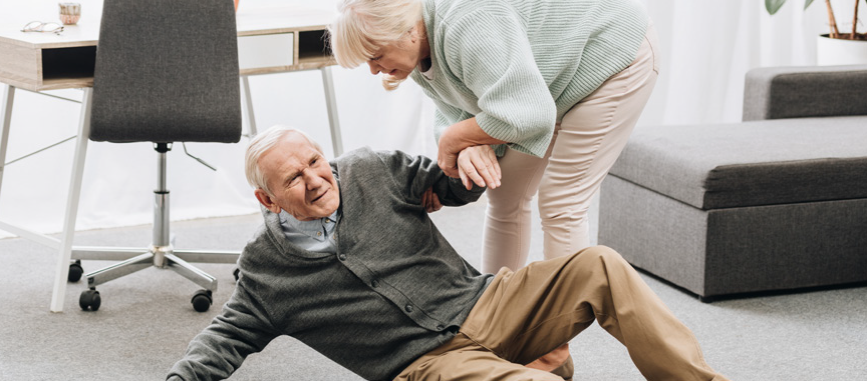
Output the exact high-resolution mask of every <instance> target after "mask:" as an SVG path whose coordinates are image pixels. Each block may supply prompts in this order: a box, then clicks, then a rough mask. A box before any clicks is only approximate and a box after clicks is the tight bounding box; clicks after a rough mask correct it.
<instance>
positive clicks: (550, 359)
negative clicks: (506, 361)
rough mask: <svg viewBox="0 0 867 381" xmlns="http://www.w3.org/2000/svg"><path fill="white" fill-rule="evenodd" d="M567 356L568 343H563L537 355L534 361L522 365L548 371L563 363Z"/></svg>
mask: <svg viewBox="0 0 867 381" xmlns="http://www.w3.org/2000/svg"><path fill="white" fill-rule="evenodd" d="M568 358H569V343H566V344H563V345H561V346H559V347H557V349H555V350H553V351H551V352H548V354H546V355H544V356H542V357H539V358H538V359H536V360H535V361H533V362H531V363H529V364H527V365H524V366H526V367H527V368H533V369H539V370H543V371H546V372H550V371H552V370H554V369H557V368H558V367H560V365H563V363H565V362H566V360H567V359H568Z"/></svg>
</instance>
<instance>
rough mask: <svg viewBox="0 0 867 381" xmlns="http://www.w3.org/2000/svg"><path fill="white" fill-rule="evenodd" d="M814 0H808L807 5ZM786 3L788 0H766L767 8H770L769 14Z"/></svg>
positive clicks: (775, 11)
mask: <svg viewBox="0 0 867 381" xmlns="http://www.w3.org/2000/svg"><path fill="white" fill-rule="evenodd" d="M812 1H813V0H807V5H810V4H809V3H811V2H812ZM785 3H786V0H765V9H767V10H768V14H771V15H773V14H774V13H777V11H779V10H780V7H782V6H783V4H785Z"/></svg>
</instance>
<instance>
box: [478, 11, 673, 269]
mask: <svg viewBox="0 0 867 381" xmlns="http://www.w3.org/2000/svg"><path fill="white" fill-rule="evenodd" d="M656 45H657V37H656V29H655V28H654V27H653V25H652V24H651V25H649V26H648V30H647V34H646V37H645V39H644V42H643V43H642V45H641V47H640V48H639V50H638V53H637V56H636V58H635V61H633V63H632V64H631V65H630V66H629V67H627V68H626V69H623V70H622V71H621V72H620V73H617V74H616V75H614V76H612V77H611V78H609V79H608V80H607V81H605V82H604V83H603V84H602V86H600V87H599V88H598V89H596V91H594V92H593V93H591V94H590V95H588V96H587V97H586V98H584V99H582V100H581V101H580V102H578V103H577V104H575V106H573V107H572V108H571V109H570V110H569V111H568V112H567V113H566V115H565V116H564V117H563V120H562V121H561V122H560V123H558V124H557V125H556V126H555V128H554V137H553V138H552V140H551V144H550V146H549V147H548V152H547V153H546V154H545V157H543V158H538V157H535V156H531V155H527V154H524V153H521V152H517V151H513V150H507V151H506V154H505V155H504V156H503V157H501V158H500V161H499V162H500V167H501V169H502V173H503V178H502V186H501V187H499V188H497V189H489V190H488V191H487V195H488V210H487V218H486V221H485V230H484V249H483V253H482V272H486V273H496V272H497V270H499V269H500V268H501V267H508V268H510V269H518V268H520V267H521V266H523V265H524V263H525V262H526V261H527V255H528V253H529V251H530V231H531V229H530V226H531V225H530V222H531V220H530V202H531V200H532V198H533V196H534V195H535V194H536V191H537V190H538V192H539V213H540V217H541V219H542V230H543V232H544V254H545V258H546V259H550V258H556V257H560V256H564V255H569V254H572V253H575V252H577V251H578V250H581V249H583V248H585V247H587V246H590V227H589V225H588V223H587V211H588V209H589V207H590V202H591V200H592V199H593V196H594V195H595V194H596V193H597V192H598V190H599V186H600V185H601V184H602V180H603V179H604V178H605V175H606V174H608V170H609V169H611V166H612V165H613V164H614V161H615V160H617V157H618V156H619V155H620V152H621V151H622V150H623V147H624V146H625V145H626V141H627V139H629V135H630V134H631V133H632V129H633V127H634V126H635V124H636V123H637V121H638V117H639V116H640V115H641V111H642V109H644V105H645V104H646V103H647V100H648V98H649V97H650V93H651V92H652V90H653V85H654V84H655V83H656V76H657V74H658V72H659V66H658V63H657V54H656V53H655V50H656Z"/></svg>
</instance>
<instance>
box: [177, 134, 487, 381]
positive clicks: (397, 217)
mask: <svg viewBox="0 0 867 381" xmlns="http://www.w3.org/2000/svg"><path fill="white" fill-rule="evenodd" d="M331 165H332V171H333V172H334V173H335V176H337V179H338V183H339V187H340V197H341V204H340V208H341V210H342V213H343V216H342V218H341V220H340V222H339V224H338V226H337V237H338V238H337V240H338V249H337V254H336V255H335V254H324V253H316V252H310V251H305V250H302V249H300V248H298V247H297V246H295V245H293V244H291V243H290V242H288V241H287V240H286V239H285V238H284V236H283V233H282V231H281V229H280V223H279V219H278V216H277V215H276V214H274V213H271V212H269V211H267V210H265V209H264V208H263V213H264V217H265V224H264V226H262V227H261V228H260V230H259V231H258V232H257V233H256V235H255V237H254V238H253V239H252V240H251V241H250V242H249V243H248V244H247V246H246V248H245V249H244V252H243V253H242V254H241V257H240V259H239V261H238V266H239V268H240V270H241V277H240V280H239V281H238V284H237V287H236V289H235V293H234V294H233V295H232V297H231V299H230V300H229V301H228V302H227V303H226V305H225V306H224V307H223V311H222V314H221V315H219V316H217V317H216V318H215V319H214V320H213V322H212V323H211V325H210V326H208V327H207V328H206V329H205V330H204V331H202V333H200V334H199V335H197V336H196V337H195V338H194V339H193V340H192V341H191V342H190V345H189V348H188V349H187V353H186V355H185V356H184V358H183V359H182V360H181V361H179V362H178V363H176V364H175V365H174V367H173V368H172V370H171V373H170V374H169V376H168V378H169V379H173V380H178V379H183V380H188V381H189V380H210V379H222V378H226V377H228V376H229V375H231V374H232V373H233V372H234V371H235V370H236V369H237V368H238V367H239V366H240V365H241V363H242V362H243V361H244V358H245V357H246V356H247V355H249V354H251V353H254V352H258V351H261V350H262V349H263V348H265V346H266V345H267V344H268V343H269V342H270V341H271V340H272V339H274V338H275V337H277V336H279V335H289V336H292V337H295V338H296V339H298V340H299V341H301V342H303V343H305V344H306V345H308V346H310V347H311V348H313V349H315V350H316V351H318V352H320V353H322V354H323V355H325V356H327V357H328V358H330V359H331V360H334V361H335V362H337V363H338V364H340V365H342V366H344V367H346V368H347V369H349V370H351V371H353V372H355V373H356V374H358V375H360V376H362V377H364V378H365V379H368V380H382V379H392V378H394V377H395V376H396V375H397V374H398V373H399V372H400V371H401V370H403V369H404V368H405V367H406V366H408V365H409V364H410V363H411V362H412V361H413V360H415V359H416V358H418V357H419V356H421V355H422V354H424V353H427V352H429V351H430V350H432V349H434V348H436V347H437V346H439V345H441V344H442V343H445V342H446V341H448V340H449V339H451V338H452V337H453V336H454V335H455V333H456V332H457V330H458V328H459V327H460V325H461V324H462V323H463V321H464V320H465V319H466V317H467V315H468V314H469V312H470V309H472V307H473V306H474V304H475V303H476V301H477V300H478V298H479V297H480V296H481V294H482V292H483V291H484V290H485V288H486V287H487V285H488V283H489V282H490V278H491V275H480V274H479V272H478V271H476V270H475V269H474V268H472V267H471V266H470V265H469V264H468V263H467V262H466V261H464V259H463V258H461V256H460V255H458V254H457V253H456V252H455V250H454V249H453V248H452V247H451V245H449V243H448V242H447V241H446V239H445V238H444V237H443V236H442V235H441V234H440V232H439V231H438V230H437V228H436V226H434V224H433V222H432V221H431V220H430V218H429V217H428V215H427V213H426V212H425V210H424V208H423V207H422V206H421V205H420V204H421V196H422V194H423V193H424V191H425V190H426V189H428V188H430V187H433V188H434V191H435V192H436V193H437V195H438V196H439V198H440V201H441V202H442V203H443V205H446V206H457V205H463V204H466V203H468V202H473V201H475V200H477V199H478V198H479V196H480V195H481V193H482V192H483V191H484V189H482V188H478V187H476V188H474V189H473V190H471V191H467V190H466V189H465V188H464V187H463V186H462V185H461V184H460V181H457V180H455V179H449V178H448V177H446V176H444V175H443V173H442V172H441V171H440V170H439V168H438V167H437V165H436V163H435V162H433V161H432V160H431V159H428V158H426V157H423V156H419V157H412V156H409V155H407V154H404V153H402V152H374V151H371V150H370V149H360V150H355V151H352V152H349V153H347V154H345V155H343V156H341V157H340V158H338V159H336V160H335V161H334V162H333V163H332V164H331ZM298 360H302V359H298Z"/></svg>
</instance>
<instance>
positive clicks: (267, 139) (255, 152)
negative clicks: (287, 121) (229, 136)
mask: <svg viewBox="0 0 867 381" xmlns="http://www.w3.org/2000/svg"><path fill="white" fill-rule="evenodd" d="M292 132H295V133H298V134H300V135H301V136H303V137H304V139H307V141H308V142H309V143H310V145H311V146H313V148H315V149H316V150H317V151H319V153H323V152H322V147H320V146H319V143H316V142H315V141H314V140H313V139H311V138H310V137H309V136H307V134H306V133H304V131H301V130H299V129H297V128H294V127H291V126H284V125H280V124H278V125H276V126H271V127H269V128H268V129H267V130H265V131H262V132H260V133H259V134H258V135H256V137H254V138H253V140H251V141H250V145H248V146H247V153H246V155H245V156H244V173H245V175H246V176H247V183H249V184H250V186H252V187H253V188H255V189H262V190H264V191H265V192H267V193H268V195H269V196H273V195H274V194H273V193H271V189H270V188H268V179H267V178H266V177H265V174H264V173H262V169H261V168H259V158H261V157H262V155H264V154H265V152H268V150H270V149H271V148H274V146H275V145H277V142H279V141H280V139H282V138H283V137H284V136H286V134H289V133H292ZM323 155H324V153H323Z"/></svg>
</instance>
